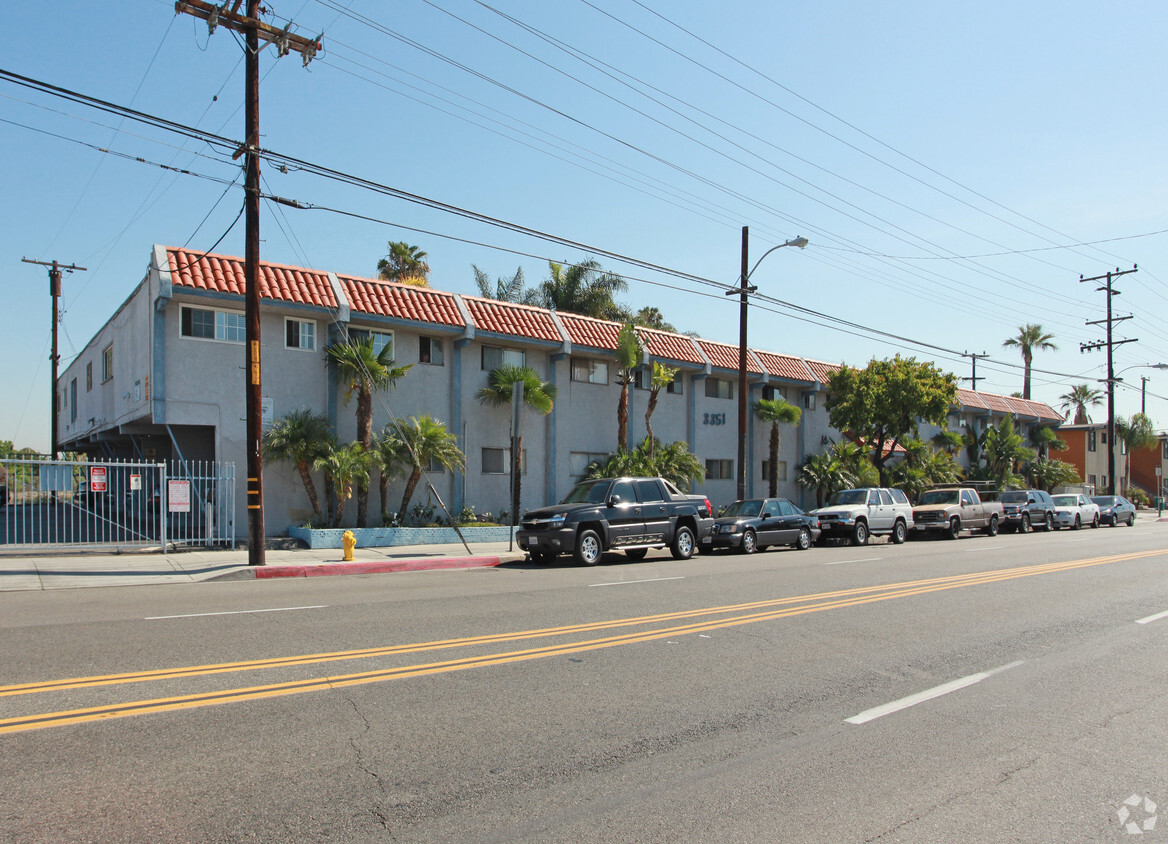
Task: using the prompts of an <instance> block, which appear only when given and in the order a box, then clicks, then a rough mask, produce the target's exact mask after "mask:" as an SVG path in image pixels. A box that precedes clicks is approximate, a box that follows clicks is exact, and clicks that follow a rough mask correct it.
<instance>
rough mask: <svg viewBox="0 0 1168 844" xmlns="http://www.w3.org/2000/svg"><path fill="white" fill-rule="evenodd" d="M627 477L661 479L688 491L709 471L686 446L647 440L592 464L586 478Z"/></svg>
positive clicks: (646, 438)
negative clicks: (630, 449) (631, 448)
mask: <svg viewBox="0 0 1168 844" xmlns="http://www.w3.org/2000/svg"><path fill="white" fill-rule="evenodd" d="M624 476H633V477H653V476H656V477H661V478H665V479H667V480H670V481H672V482H673V483H674V485H675V486H677V488H678V489H680V490H681V491H683V492H688V491H689V489H690V486H691V485H692V484H693V482H694V481H701V480H704V479H705V477H706V468H705V466H703V465H702V462H701V461H700V460H698V458H697V457H696V456H695V455H694V454H693V453H692V452H691V451H690V450H689V446H688V445H687V444H686V443H684V442H680V441H679V442H673V443H669V444H668V445H662V444H661V443H659V442H656V443H655V442H653V441H652V440H651V439H650V438H649V437H645V439H643V440H642V441H641V442H640V443H639V444H638V445H637V447H636V448H634V449H633V450H632V451H618V452H617V453H616V454H610V455H609V456H608V458H607V459H605V460H597V461H596V462H594V463H592V464H591V465H589V466H588V469H587V471H586V472H585V474H584V479H585V480H589V479H591V478H619V477H624Z"/></svg>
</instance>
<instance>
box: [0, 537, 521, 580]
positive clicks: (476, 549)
mask: <svg viewBox="0 0 1168 844" xmlns="http://www.w3.org/2000/svg"><path fill="white" fill-rule="evenodd" d="M523 557H524V554H523V552H522V551H519V550H518V549H517V548H516V550H514V551H511V552H509V551H508V550H507V543H506V542H484V543H476V544H474V545H472V546H471V553H470V554H467V553H466V548H464V547H463V546H461V545H409V546H395V547H386V548H358V549H356V550H355V551H354V552H353V562H351V563H349V562H346V561H345V560H344V559H343V558H342V553H341V550H340V549H319V548H318V549H280V550H272V549H269V550H266V551H265V553H264V559H265V563H266V565H265V566H263V567H252V566H249V565H248V564H247V561H248V552H247V549H237V550H222V551H220V550H198V551H180V552H175V553H170V554H162V553H158V552H154V553H150V552H141V553H126V554H111V553H102V552H97V553H92V554H82V553H70V554H61V555H57V554H44V553H42V554H36V555H32V554H29V555H26V556H5V555H0V592H14V591H26V590H45V589H78V588H83V587H92V586H141V585H145V584H158V583H195V582H199V581H205V580H226V579H230V580H244V579H248V580H250V579H253V578H255V579H264V578H271V577H313V576H321V575H339V574H375V573H382V572H386V573H388V572H394V571H420V570H429V569H449V568H473V567H478V566H497V565H499V564H500V563H504V562H511V561H516V560H522V559H523Z"/></svg>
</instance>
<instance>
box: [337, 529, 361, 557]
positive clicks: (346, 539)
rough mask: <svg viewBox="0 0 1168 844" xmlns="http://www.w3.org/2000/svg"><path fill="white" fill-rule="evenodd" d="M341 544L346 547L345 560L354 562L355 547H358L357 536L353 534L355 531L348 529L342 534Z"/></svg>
mask: <svg viewBox="0 0 1168 844" xmlns="http://www.w3.org/2000/svg"><path fill="white" fill-rule="evenodd" d="M341 545H342V546H343V547H344V549H345V556H344V559H345V562H346V563H351V562H353V549H354V548H356V547H357V537H355V536H353V531H351V530H347V531H345V532H344V533H342V534H341Z"/></svg>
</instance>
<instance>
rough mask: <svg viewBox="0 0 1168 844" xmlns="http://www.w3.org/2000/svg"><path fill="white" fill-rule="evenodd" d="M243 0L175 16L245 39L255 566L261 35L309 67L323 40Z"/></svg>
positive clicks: (258, 560) (251, 558)
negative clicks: (273, 20)
mask: <svg viewBox="0 0 1168 844" xmlns="http://www.w3.org/2000/svg"><path fill="white" fill-rule="evenodd" d="M242 2H243V0H234V2H233V3H232V5H231V8H230V9H228V8H227V5H228V4H227V2H224V3H223V5H222V6H215V5H212V4H211V3H205V2H203V0H178V2H176V3H175V4H174V11H175V14H188V15H191V16H193V17H196V18H201V19H202V20H205V21H206V22H207V28H208V30H209V31H210V32H212V33H213V32H214V31H215V28H216V27H217V26H219V25H220V24H222V25H223V26H224V27H225V28H227V29H230V30H232V31H233V32H239V33H242V34H243V36H244V39H245V49H244V53H245V59H246V61H245V64H244V71H245V80H244V112H245V114H244V127H245V128H244V141H243V146H242V147H240V148H239V149H238V150H236V152H235V155H234V158H239V157H240V156H241V155H243V156H246V158H245V159H244V173H245V183H244V189H243V191H244V218H245V225H246V234H245V244H244V253H243V254H244V259H243V260H244V270H243V272H244V286H245V298H244V301H245V305H244V308H245V316H244V318H245V322H246V342H245V343H244V347H245V352H244V372H245V376H244V378H245V381H246V382H247V387H246V396H245V398H246V401H245V407H246V416H247V422H246V426H247V436H246V439H247V536H248V543H247V562H248V565H251V566H262V565H264V536H265V530H264V477H263V452H262V446H263V437H264V428H263V387H262V385H261V382H260V286H259V277H260V272H259V271H260V157H259V152H260V39H261V38H262V39H263V40H264V42H265V46H266V45H267V44H275V45H276V51H277V55H278V56H286V55H287V54H288V53H289V51H291V50H295V51H296V52H298V53H300V55H301V56H302V57H303V59H304V66H305V67H307V66H308V63H309V62H310V61H312V59H313V58H314V57H315V56H316V53H317V51H318V50H319V49H320V38H321V37H323V36H318V37H317V38H313V39H308V38H304V37H303V36H300V35H293V34H292V32H291V28H292V24H291V23H289V24H288V26H286V27H284V29H279V28H278V27H275V26H272V25H271V24H267V23H264V22H263V21H261V20H260V19H259V14H260V3H259V0H247V14H246V15H241V14H239V7H240V5H242Z"/></svg>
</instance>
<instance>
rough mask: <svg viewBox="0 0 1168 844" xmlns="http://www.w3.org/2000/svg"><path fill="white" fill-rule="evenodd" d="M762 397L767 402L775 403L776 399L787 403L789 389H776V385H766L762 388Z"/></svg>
mask: <svg viewBox="0 0 1168 844" xmlns="http://www.w3.org/2000/svg"><path fill="white" fill-rule="evenodd" d="M762 397H763V398H764V399H766V400H767V401H775V400H776V399H782V400H783V401H787V388H786V387H776V386H775V385H774V384H764V385H763V388H762Z"/></svg>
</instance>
